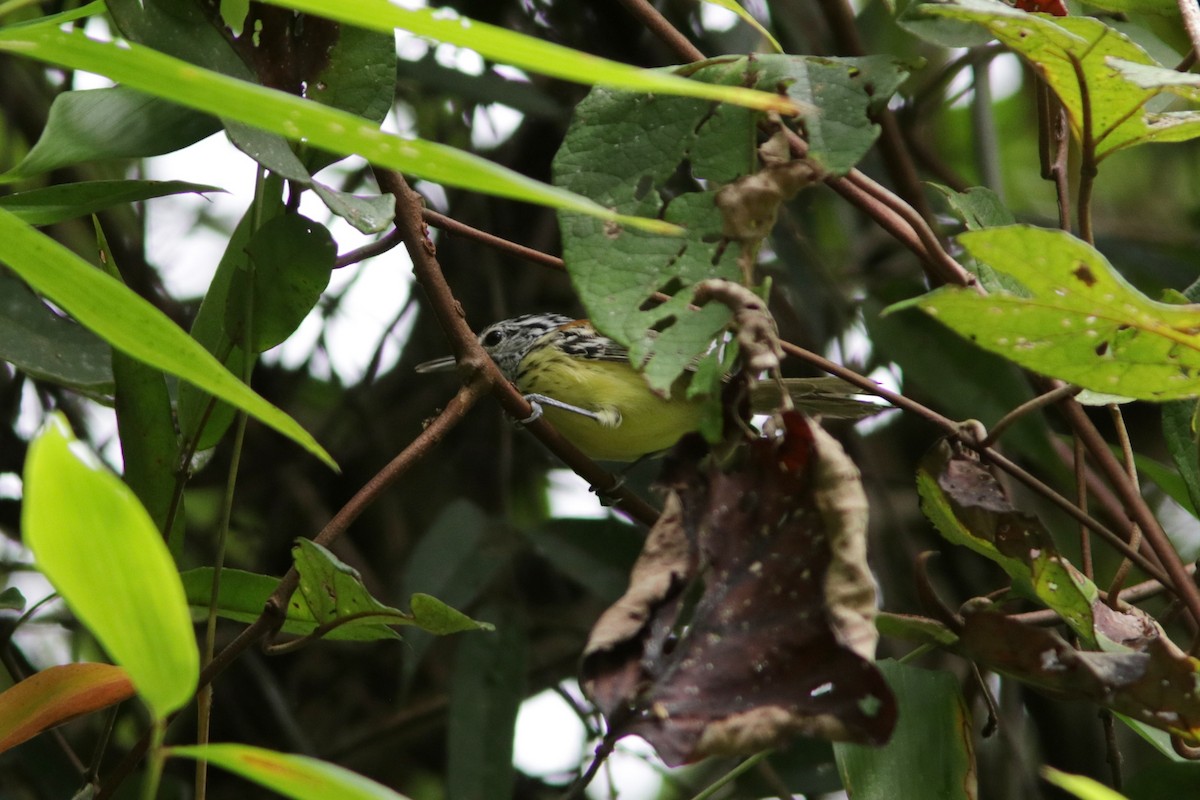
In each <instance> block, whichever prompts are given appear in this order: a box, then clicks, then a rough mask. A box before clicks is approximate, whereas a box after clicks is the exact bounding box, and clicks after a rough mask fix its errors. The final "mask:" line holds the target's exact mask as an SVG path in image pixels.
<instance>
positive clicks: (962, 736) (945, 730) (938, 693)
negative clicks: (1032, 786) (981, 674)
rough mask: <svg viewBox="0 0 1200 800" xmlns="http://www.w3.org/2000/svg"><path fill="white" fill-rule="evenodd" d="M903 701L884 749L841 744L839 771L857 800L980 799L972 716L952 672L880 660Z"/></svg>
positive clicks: (837, 749)
mask: <svg viewBox="0 0 1200 800" xmlns="http://www.w3.org/2000/svg"><path fill="white" fill-rule="evenodd" d="M877 666H878V667H879V671H880V672H882V673H883V675H884V677H885V678H887V682H888V686H890V687H891V689H892V692H893V693H894V694H895V695H896V701H897V702H898V703H899V706H900V708H899V713H898V715H897V722H896V730H895V731H894V732H893V733H892V738H891V740H890V741H889V742H888V743H887V744H886V745H884V746H883V747H865V746H863V745H857V744H845V743H842V742H835V743H834V745H833V752H834V754H835V755H836V756H837V762H838V771H839V772H841V774H842V781H843V785H844V786H845V788H846V791H847V793H849V795H850V796H851V797H853V798H855V800H926V798H933V797H936V798H938V800H974V799H975V798H976V797H978V793H977V792H978V787H977V785H976V781H977V776H976V773H975V752H974V746H973V744H972V734H971V715H970V713H969V711H968V710H967V705H966V703H965V702H964V701H963V697H962V693H961V692H960V691H959V689H958V680H957V679H956V678H955V677H954V676H953V675H951V674H950V673H948V672H934V671H932V670H925V669H919V668H917V667H910V666H906V665H904V664H900V663H898V662H895V661H891V660H886V661H880V662H879V663H878V665H877Z"/></svg>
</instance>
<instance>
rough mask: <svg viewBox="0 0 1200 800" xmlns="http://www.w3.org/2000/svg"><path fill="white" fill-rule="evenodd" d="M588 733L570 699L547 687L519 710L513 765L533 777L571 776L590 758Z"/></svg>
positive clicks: (554, 777)
mask: <svg viewBox="0 0 1200 800" xmlns="http://www.w3.org/2000/svg"><path fill="white" fill-rule="evenodd" d="M575 694H578V688H576V690H575ZM586 734H587V732H586V731H585V730H584V727H583V723H582V722H580V720H579V717H578V716H576V714H575V711H574V710H573V709H572V708H571V707H570V706H569V705H567V701H566V700H564V699H563V698H562V697H561V696H560V695H559V694H558V693H557V692H555V691H554V690H552V689H546V690H545V691H544V692H541V693H540V694H535V695H534V696H533V697H530V698H529V699H528V700H526V701H525V702H523V703H522V704H521V709H520V711H518V712H517V726H516V734H515V737H514V739H513V764H514V765H515V766H516V768H517V769H519V770H521V771H522V772H524V773H525V774H526V775H530V776H533V777H538V778H549V779H556V778H559V777H566V776H569V775H571V774H572V773H573V772H574V771H575V770H576V769H577V768H578V767H579V765H580V763H581V762H582V761H583V760H584V759H586V758H587V757H588V754H587V751H586V750H585V744H586V742H585V737H586ZM568 780H569V778H568Z"/></svg>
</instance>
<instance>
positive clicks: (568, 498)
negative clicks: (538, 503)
mask: <svg viewBox="0 0 1200 800" xmlns="http://www.w3.org/2000/svg"><path fill="white" fill-rule="evenodd" d="M546 478H547V488H546V498H547V501H548V502H549V504H550V516H551V517H555V518H557V519H605V518H606V517H608V516H609V513H608V509H606V508H605V507H604V506H602V505H601V504H600V498H599V497H597V496H596V493H595V492H593V491H591V490H590V489H589V488H588V483H587V481H585V480H584V479H583V478H581V477H579V476H578V475H576V474H575V473H574V472H572V471H571V470H569V469H552V470H550V472H549V473H547V475H546Z"/></svg>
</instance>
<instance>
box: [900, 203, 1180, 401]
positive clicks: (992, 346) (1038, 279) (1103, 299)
mask: <svg viewBox="0 0 1200 800" xmlns="http://www.w3.org/2000/svg"><path fill="white" fill-rule="evenodd" d="M959 242H960V243H961V244H962V245H963V246H964V247H966V249H967V251H968V252H969V253H970V254H971V255H973V256H974V257H975V258H977V259H979V260H980V261H982V262H984V263H986V264H988V265H990V266H991V267H993V268H995V269H996V270H999V271H1000V272H1003V273H1006V274H1008V275H1010V276H1012V277H1013V278H1015V279H1016V280H1017V281H1019V282H1020V283H1021V284H1022V285H1023V286H1024V287H1025V289H1026V290H1028V293H1029V294H1028V296H1017V295H1013V294H1000V293H993V294H990V295H987V296H980V295H979V294H976V293H975V292H973V291H970V290H964V289H953V288H945V289H939V290H937V291H935V292H932V293H930V294H927V295H923V296H921V297H918V298H915V299H914V300H911V301H908V302H905V303H901V304H898V305H896V306H893V307H892V309H893V310H896V309H899V308H905V307H909V306H917V307H919V308H921V309H922V310H923V311H925V312H926V313H928V314H930V315H931V316H933V317H934V318H935V319H937V320H938V321H940V322H942V323H943V324H945V325H947V326H949V327H950V328H952V329H953V330H955V331H956V332H958V333H959V334H960V335H962V336H965V337H967V338H969V339H970V340H971V341H973V342H975V343H976V344H978V345H979V346H980V347H983V348H984V349H986V350H991V351H993V352H996V353H999V354H1001V355H1003V356H1005V357H1006V358H1009V359H1011V360H1013V361H1015V362H1016V363H1018V364H1020V365H1022V366H1024V367H1027V368H1029V369H1032V370H1035V371H1037V372H1041V373H1043V374H1045V375H1050V376H1052V377H1055V378H1061V379H1062V380H1065V381H1070V382H1071V383H1075V384H1078V385H1079V386H1083V387H1084V388H1086V389H1092V390H1093V391H1098V392H1105V393H1108V394H1118V395H1123V396H1125V397H1133V398H1137V399H1142V400H1172V399H1177V398H1183V397H1191V396H1194V395H1197V394H1200V333H1198V331H1200V306H1197V305H1172V304H1168V303H1160V302H1156V301H1154V300H1151V299H1150V298H1148V297H1146V296H1145V295H1143V294H1142V293H1141V292H1139V291H1137V290H1136V289H1135V288H1133V286H1131V285H1130V284H1129V283H1128V282H1127V281H1126V280H1125V279H1124V278H1122V277H1121V275H1120V274H1119V273H1117V271H1116V270H1115V269H1113V267H1112V265H1111V264H1109V262H1108V260H1107V259H1105V258H1104V256H1103V255H1101V254H1100V253H1099V252H1098V251H1097V250H1096V249H1095V248H1093V247H1091V246H1090V245H1088V244H1086V243H1084V242H1082V241H1080V240H1079V239H1076V238H1075V237H1073V236H1071V235H1070V234H1068V233H1065V232H1063V231H1056V230H1045V229H1042V228H1034V227H1031V226H1027V225H1012V226H1008V227H1003V228H990V229H987V230H981V231H973V232H971V233H966V234H963V235H962V236H960V237H959Z"/></svg>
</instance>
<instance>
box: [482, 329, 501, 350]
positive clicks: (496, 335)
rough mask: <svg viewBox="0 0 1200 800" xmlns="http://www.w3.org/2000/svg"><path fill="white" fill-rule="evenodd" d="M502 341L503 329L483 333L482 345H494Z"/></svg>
mask: <svg viewBox="0 0 1200 800" xmlns="http://www.w3.org/2000/svg"><path fill="white" fill-rule="evenodd" d="M502 341H504V332H503V331H488V332H487V333H485V334H484V335H483V346H484V347H495V346H496V345H498V344H500V343H501V342H502Z"/></svg>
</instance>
